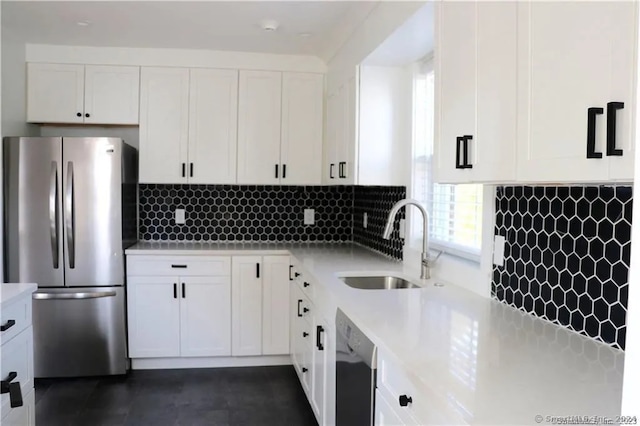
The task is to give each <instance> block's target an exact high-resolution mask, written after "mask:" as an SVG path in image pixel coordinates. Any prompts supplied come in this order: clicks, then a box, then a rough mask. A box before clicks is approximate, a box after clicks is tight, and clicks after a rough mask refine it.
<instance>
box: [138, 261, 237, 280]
mask: <svg viewBox="0 0 640 426" xmlns="http://www.w3.org/2000/svg"><path fill="white" fill-rule="evenodd" d="M127 275H131V276H136V275H144V276H176V275H178V276H181V277H186V276H228V275H231V257H229V256H129V257H128V258H127Z"/></svg>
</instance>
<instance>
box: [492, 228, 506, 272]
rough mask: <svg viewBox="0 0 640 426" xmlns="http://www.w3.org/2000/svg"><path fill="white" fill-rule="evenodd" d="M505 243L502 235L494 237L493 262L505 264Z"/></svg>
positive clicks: (497, 264) (498, 264) (500, 264)
mask: <svg viewBox="0 0 640 426" xmlns="http://www.w3.org/2000/svg"><path fill="white" fill-rule="evenodd" d="M504 244H505V239H504V237H503V236H502V235H496V236H495V237H494V239H493V264H494V265H496V266H504Z"/></svg>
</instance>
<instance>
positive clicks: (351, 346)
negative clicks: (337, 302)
mask: <svg viewBox="0 0 640 426" xmlns="http://www.w3.org/2000/svg"><path fill="white" fill-rule="evenodd" d="M376 355H377V350H376V347H375V346H374V345H373V343H372V342H371V341H370V340H369V339H368V338H367V337H366V336H365V335H364V334H363V333H362V332H361V331H360V329H358V328H357V327H356V326H355V324H353V323H352V322H351V321H350V320H349V319H348V318H347V317H346V316H345V315H344V313H343V312H342V311H340V310H338V313H337V315H336V425H337V426H371V425H373V421H374V409H375V390H376Z"/></svg>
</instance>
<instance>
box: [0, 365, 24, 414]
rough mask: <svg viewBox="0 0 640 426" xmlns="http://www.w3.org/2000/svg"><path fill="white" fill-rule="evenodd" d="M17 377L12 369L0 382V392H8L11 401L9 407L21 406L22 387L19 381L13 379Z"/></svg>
mask: <svg viewBox="0 0 640 426" xmlns="http://www.w3.org/2000/svg"><path fill="white" fill-rule="evenodd" d="M17 377H18V373H16V372H15V371H12V372H10V373H9V375H8V376H7V379H6V380H2V381H1V382H0V394H2V393H8V394H9V399H10V401H11V408H16V407H22V389H21V388H20V382H14V381H13V379H15V378H17Z"/></svg>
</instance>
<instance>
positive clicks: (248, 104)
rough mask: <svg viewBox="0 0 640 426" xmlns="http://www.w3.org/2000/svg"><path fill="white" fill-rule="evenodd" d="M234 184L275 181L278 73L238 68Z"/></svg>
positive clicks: (278, 166)
mask: <svg viewBox="0 0 640 426" xmlns="http://www.w3.org/2000/svg"><path fill="white" fill-rule="evenodd" d="M239 93H240V96H239V98H240V99H239V105H238V183H240V184H251V183H252V184H278V183H279V182H280V176H281V174H282V173H283V170H282V167H281V164H280V125H281V99H282V73H280V72H272V71H240V89H239Z"/></svg>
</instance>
